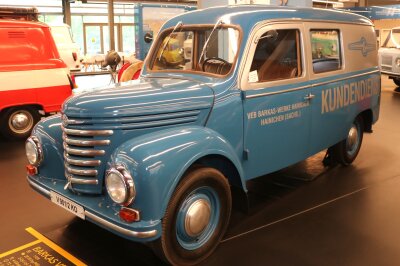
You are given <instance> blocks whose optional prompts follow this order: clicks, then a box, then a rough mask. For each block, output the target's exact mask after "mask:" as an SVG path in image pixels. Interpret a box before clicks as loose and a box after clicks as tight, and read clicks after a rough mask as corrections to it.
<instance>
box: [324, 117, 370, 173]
mask: <svg viewBox="0 0 400 266" xmlns="http://www.w3.org/2000/svg"><path fill="white" fill-rule="evenodd" d="M363 133H364V123H363V119H362V117H361V116H358V117H357V118H356V119H355V120H354V122H353V124H352V126H351V127H350V129H349V132H348V134H347V138H346V139H344V140H342V141H341V142H339V143H337V144H336V145H334V146H332V147H331V148H329V153H330V154H331V155H332V159H333V160H334V161H335V162H337V163H340V164H342V165H344V166H347V165H350V164H351V163H352V162H353V161H354V160H355V159H356V157H357V155H358V152H359V151H360V148H361V144H362V140H363Z"/></svg>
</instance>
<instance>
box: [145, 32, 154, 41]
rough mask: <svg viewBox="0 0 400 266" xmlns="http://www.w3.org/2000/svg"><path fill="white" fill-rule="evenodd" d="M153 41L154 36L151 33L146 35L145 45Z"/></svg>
mask: <svg viewBox="0 0 400 266" xmlns="http://www.w3.org/2000/svg"><path fill="white" fill-rule="evenodd" d="M152 41H153V34H151V33H150V32H147V33H146V34H145V35H144V42H145V43H151V42H152Z"/></svg>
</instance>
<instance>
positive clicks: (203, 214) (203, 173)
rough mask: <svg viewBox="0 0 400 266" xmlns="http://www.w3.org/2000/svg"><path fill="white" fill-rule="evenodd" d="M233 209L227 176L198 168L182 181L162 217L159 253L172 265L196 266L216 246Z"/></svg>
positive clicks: (208, 169) (157, 249)
mask: <svg viewBox="0 0 400 266" xmlns="http://www.w3.org/2000/svg"><path fill="white" fill-rule="evenodd" d="M231 208H232V199H231V193H230V187H229V183H228V181H227V179H226V178H225V176H224V175H223V174H222V173H221V172H219V171H218V170H216V169H213V168H197V169H195V170H193V171H191V172H189V173H188V174H187V175H186V176H185V177H184V178H183V179H182V180H181V182H180V183H179V185H178V187H177V188H176V190H175V192H174V193H173V195H172V197H171V200H170V202H169V204H168V207H167V210H166V213H165V216H164V218H163V220H162V234H161V237H160V239H158V240H157V242H156V243H155V251H156V253H157V254H158V255H159V256H160V257H161V258H163V259H164V260H165V261H167V262H168V263H170V264H173V265H193V264H197V263H199V262H200V261H202V260H204V259H205V258H207V257H208V256H209V255H210V254H211V253H212V252H213V251H214V249H215V248H216V247H217V245H218V243H219V242H220V240H221V239H222V237H223V235H224V233H225V231H226V228H227V226H228V223H229V217H230V213H231Z"/></svg>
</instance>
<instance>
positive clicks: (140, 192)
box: [109, 126, 246, 220]
mask: <svg viewBox="0 0 400 266" xmlns="http://www.w3.org/2000/svg"><path fill="white" fill-rule="evenodd" d="M110 159H111V160H110V161H109V165H113V164H114V165H115V164H123V165H125V166H126V167H127V169H128V170H129V171H130V172H131V174H132V175H133V176H135V178H134V182H135V186H136V188H137V196H136V200H135V201H134V202H133V205H132V207H134V208H138V209H142V210H146V211H143V218H144V219H153V220H154V219H161V218H162V217H163V215H164V212H165V209H166V207H167V205H168V202H169V200H170V198H171V196H172V195H173V193H174V191H175V189H176V187H177V186H178V184H179V182H180V181H181V180H182V178H183V177H184V176H185V174H187V173H188V171H191V170H193V168H194V167H197V166H199V165H203V166H207V167H214V168H216V169H217V170H219V171H220V172H222V173H223V174H224V175H225V176H226V177H227V179H228V182H230V184H232V186H233V187H239V188H240V190H244V191H246V183H245V180H244V179H243V177H244V174H243V169H242V168H241V161H240V159H239V158H238V156H237V154H236V152H235V150H234V149H233V147H232V146H231V145H230V144H229V142H227V141H226V140H224V138H223V137H222V136H220V135H219V134H218V133H217V132H215V131H213V130H211V129H207V128H204V127H199V126H194V127H181V128H180V129H173V130H165V131H160V132H157V133H150V134H147V135H143V136H141V137H138V138H135V139H132V140H129V141H127V142H125V143H124V144H122V145H121V146H120V147H119V148H117V149H116V150H115V151H114V153H113V155H112V156H111V158H110Z"/></svg>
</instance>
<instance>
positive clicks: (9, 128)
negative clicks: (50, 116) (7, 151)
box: [0, 106, 40, 139]
mask: <svg viewBox="0 0 400 266" xmlns="http://www.w3.org/2000/svg"><path fill="white" fill-rule="evenodd" d="M39 120H40V114H39V113H38V111H37V110H36V109H35V108H32V107H26V106H21V107H13V108H10V109H7V110H5V111H4V112H3V113H2V114H1V115H0V130H1V133H2V134H3V135H4V136H5V137H6V138H8V139H24V138H27V137H29V135H30V134H31V131H32V129H33V127H34V126H35V124H36V123H37V122H38V121H39Z"/></svg>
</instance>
